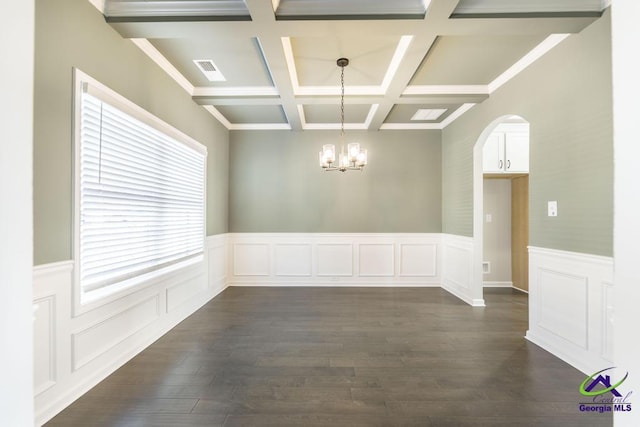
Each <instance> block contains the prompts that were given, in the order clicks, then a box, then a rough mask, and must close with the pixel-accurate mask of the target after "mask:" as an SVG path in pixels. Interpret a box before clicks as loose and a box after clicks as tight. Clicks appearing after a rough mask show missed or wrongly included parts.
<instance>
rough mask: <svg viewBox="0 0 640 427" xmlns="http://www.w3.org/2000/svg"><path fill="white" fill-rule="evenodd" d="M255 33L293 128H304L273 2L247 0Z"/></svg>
mask: <svg viewBox="0 0 640 427" xmlns="http://www.w3.org/2000/svg"><path fill="white" fill-rule="evenodd" d="M245 1H246V4H247V7H248V8H249V12H250V13H251V19H252V23H253V25H254V26H255V28H254V30H255V35H256V36H257V37H258V40H259V41H260V46H261V47H262V50H263V53H264V57H265V61H266V65H267V67H268V68H269V72H270V73H271V78H272V79H273V83H274V85H275V87H276V88H277V90H278V93H279V94H280V98H281V99H282V109H283V110H284V113H285V115H286V117H287V120H288V121H289V125H290V126H291V129H293V130H302V121H301V120H300V115H299V113H298V107H297V106H296V102H295V93H294V87H293V85H292V83H291V78H290V75H289V69H288V63H287V58H286V56H285V53H284V50H283V48H282V40H281V38H280V36H278V35H277V32H276V31H275V28H276V27H277V23H276V20H275V14H274V11H273V4H272V3H271V2H268V1H264V0H245Z"/></svg>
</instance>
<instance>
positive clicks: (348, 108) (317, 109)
mask: <svg viewBox="0 0 640 427" xmlns="http://www.w3.org/2000/svg"><path fill="white" fill-rule="evenodd" d="M303 108H304V116H305V119H306V122H307V123H340V105H337V104H336V105H322V104H318V105H305V106H304V107H303ZM370 109H371V105H365V104H345V106H344V121H345V123H364V122H365V120H366V119H367V115H368V114H369V111H370Z"/></svg>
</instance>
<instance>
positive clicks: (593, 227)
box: [442, 12, 613, 256]
mask: <svg viewBox="0 0 640 427" xmlns="http://www.w3.org/2000/svg"><path fill="white" fill-rule="evenodd" d="M610 34H611V29H610V17H609V13H608V12H607V13H605V15H604V16H603V17H602V18H600V19H599V20H597V21H596V22H594V23H593V24H591V25H590V26H589V27H587V28H586V29H584V30H583V31H582V32H581V33H579V34H576V35H571V36H570V37H568V38H567V39H566V40H564V41H563V42H562V43H561V44H559V45H558V46H556V47H555V48H554V49H553V50H551V51H550V52H548V53H547V54H546V55H545V56H543V57H542V58H540V59H539V60H538V61H536V62H535V63H534V64H532V65H531V66H530V67H528V68H527V69H526V70H524V71H523V72H522V73H521V74H519V75H518V76H516V77H515V78H514V79H512V80H511V81H510V82H508V83H507V84H506V85H504V86H503V87H502V88H500V89H499V90H498V91H496V92H494V93H493V94H491V96H490V98H489V99H488V100H486V101H485V102H483V103H482V104H479V105H477V106H475V107H474V108H473V109H471V110H470V111H469V112H468V113H466V114H465V115H464V116H462V117H461V118H460V119H458V120H457V121H455V122H454V123H453V124H451V125H450V126H448V127H447V128H445V130H444V131H443V141H442V145H443V153H442V155H443V218H444V220H443V231H444V232H446V233H451V234H459V235H463V236H472V235H473V176H472V161H473V146H474V144H475V143H476V141H477V139H478V137H479V136H480V134H481V132H482V131H483V130H484V128H485V127H486V126H487V125H489V124H490V123H491V122H492V121H493V120H495V119H496V118H498V117H500V116H503V115H506V114H517V115H520V116H522V117H524V118H525V119H526V120H528V121H529V122H530V124H531V125H530V126H531V139H530V140H531V146H530V153H531V154H530V170H531V172H530V178H529V183H530V196H529V197H530V200H529V206H530V208H529V209H530V229H529V230H530V231H529V234H530V244H531V245H533V246H539V247H545V248H553V249H561V250H567V251H575V252H583V253H590V254H597V255H605V256H611V255H612V245H613V237H612V236H613V195H612V193H613V131H612V121H613V116H612V87H611V36H610ZM549 200H557V201H558V216H557V217H547V214H546V212H547V201H549Z"/></svg>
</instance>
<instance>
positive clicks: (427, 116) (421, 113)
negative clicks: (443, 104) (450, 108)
mask: <svg viewBox="0 0 640 427" xmlns="http://www.w3.org/2000/svg"><path fill="white" fill-rule="evenodd" d="M445 111H447V109H446V108H434V109H427V108H421V109H420V110H418V111H416V113H415V114H414V115H413V117H411V120H438V117H440V116H441V115H442V114H443V113H444V112H445Z"/></svg>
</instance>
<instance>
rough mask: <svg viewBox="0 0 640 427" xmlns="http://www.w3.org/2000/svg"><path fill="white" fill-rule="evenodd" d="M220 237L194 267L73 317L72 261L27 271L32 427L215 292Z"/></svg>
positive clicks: (222, 260)
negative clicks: (31, 345)
mask: <svg viewBox="0 0 640 427" xmlns="http://www.w3.org/2000/svg"><path fill="white" fill-rule="evenodd" d="M227 248H228V244H227V236H226V235H219V236H210V237H208V238H207V245H206V249H205V250H206V254H205V256H204V257H203V258H202V261H201V262H199V263H196V264H192V265H190V266H188V267H185V268H184V269H181V270H179V271H174V272H172V273H169V274H167V275H166V276H163V277H158V278H154V279H153V281H150V282H148V283H142V284H140V287H139V288H136V289H134V290H133V291H132V290H131V289H128V290H127V291H126V292H124V293H122V294H121V295H120V296H116V297H111V298H110V299H109V300H108V301H107V302H105V303H103V304H97V305H93V306H91V307H90V308H89V309H85V310H81V311H79V312H77V313H75V312H74V310H73V307H72V300H73V299H72V290H73V289H74V282H73V262H72V261H65V262H60V263H55V264H47V265H42V266H37V267H34V281H33V287H34V292H33V298H34V300H33V304H34V348H35V350H36V352H35V357H34V371H35V378H34V392H35V393H34V394H35V411H36V414H35V425H37V426H40V425H42V424H44V423H45V422H47V421H48V420H49V419H51V418H52V417H53V416H55V415H56V414H57V413H58V412H60V411H61V410H62V409H64V408H65V407H66V406H67V405H69V404H70V403H71V402H73V401H74V400H75V399H77V398H78V397H80V396H81V395H82V394H84V393H85V392H86V391H88V390H89V389H90V388H91V387H93V386H94V385H96V384H97V383H98V382H100V381H101V380H102V379H104V378H105V377H106V376H108V375H109V374H111V373H112V372H113V371H115V370H116V369H118V368H119V367H120V366H122V365H123V364H124V363H126V362H127V361H128V360H130V359H131V358H132V357H133V356H135V355H136V354H137V353H139V352H140V351H142V350H143V349H145V348H146V347H147V346H148V345H150V344H151V343H152V342H154V341H155V340H157V339H158V338H159V337H161V336H162V335H163V334H165V333H166V332H167V331H169V330H170V329H171V328H173V327H174V326H175V325H177V324H178V323H179V322H181V321H182V320H183V319H185V318H186V317H187V316H189V315H191V314H192V313H193V312H194V311H196V310H197V309H198V308H200V307H201V306H202V305H204V304H205V303H206V302H207V301H209V300H210V299H211V298H213V297H214V296H215V295H217V294H218V293H219V292H221V291H223V290H224V289H225V287H226V283H227V265H228V263H227Z"/></svg>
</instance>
